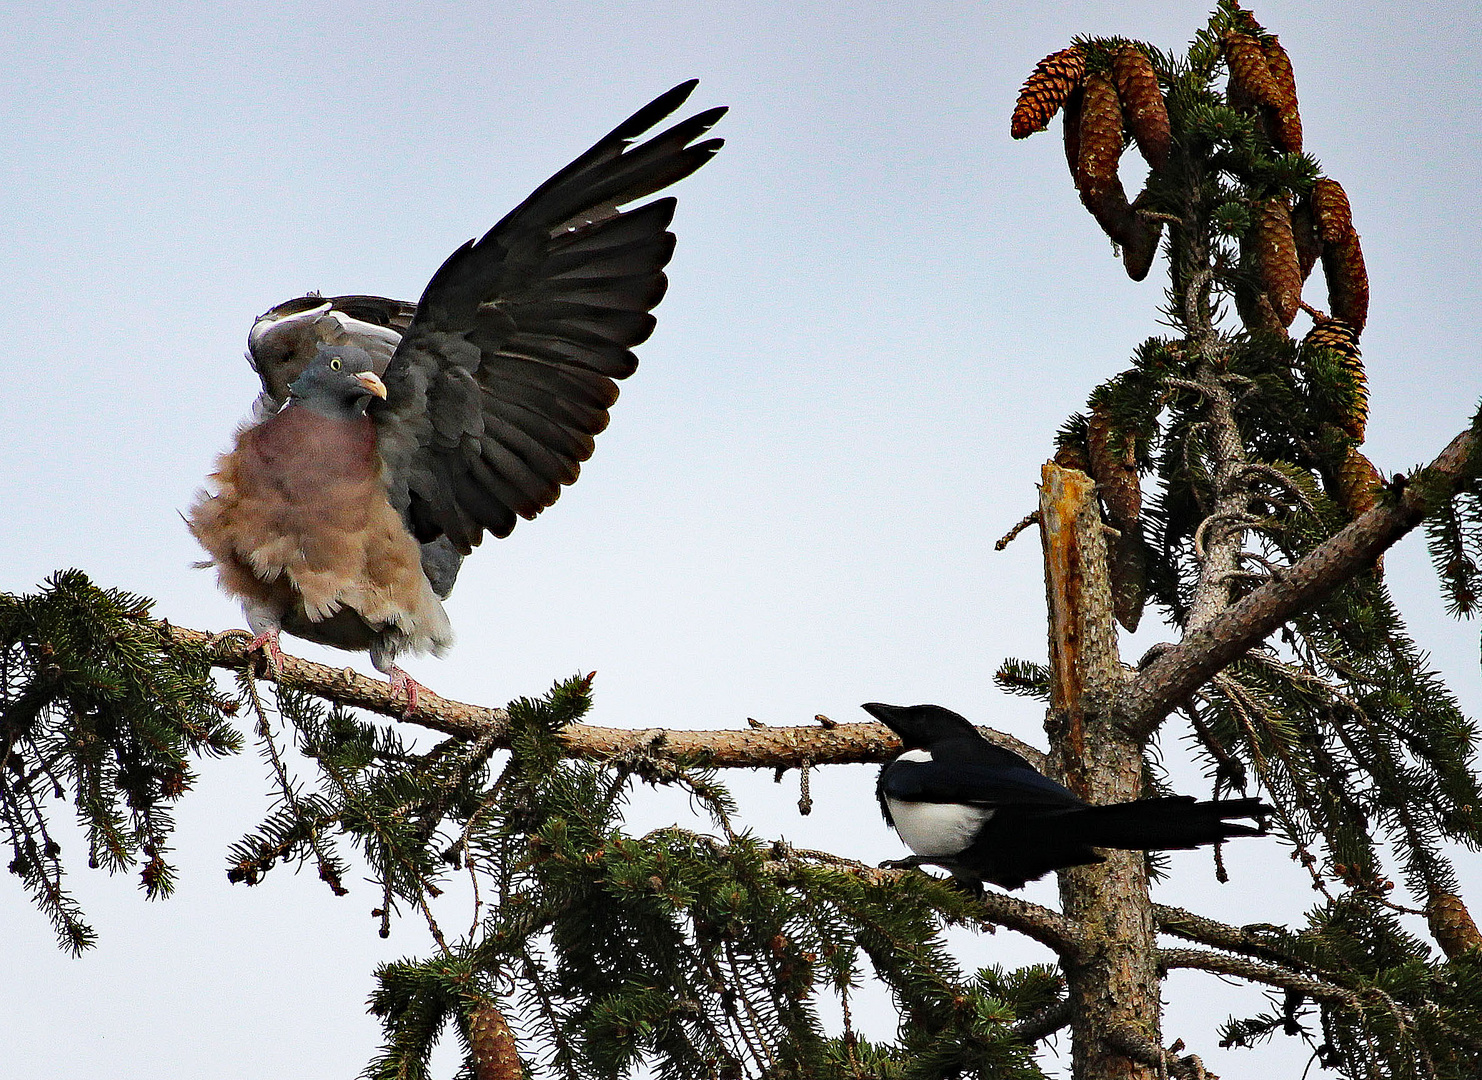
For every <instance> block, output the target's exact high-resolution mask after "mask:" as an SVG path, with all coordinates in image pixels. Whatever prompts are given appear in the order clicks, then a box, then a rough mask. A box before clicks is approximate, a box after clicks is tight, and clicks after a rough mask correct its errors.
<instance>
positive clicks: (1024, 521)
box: [993, 510, 1039, 551]
mask: <svg viewBox="0 0 1482 1080" xmlns="http://www.w3.org/2000/svg"><path fill="white" fill-rule="evenodd" d="M1038 524H1039V511H1038V510H1035V511H1033V512H1032V513H1028V514H1025V515H1024V516H1023V517H1022V518H1020V519H1019V523H1018V524H1017V525H1015V526H1014V527H1013V528H1012V529H1010V530H1009V531H1008V532H1007V533H1005V534H1004V535H1003V536H1002V537H1001V538H1000V539H999V541H998V543H996V544H994V545H993V550H994V551H1002V550H1003V549H1004V548H1006V547H1008V546H1009V545H1010V544H1012V543H1013V542H1014V538H1015V537H1016V536H1018V535H1019V534H1020V533H1021V532H1023V531H1024V530H1025V529H1027V528H1029V526H1031V525H1038Z"/></svg>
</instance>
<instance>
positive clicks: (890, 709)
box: [860, 701, 911, 746]
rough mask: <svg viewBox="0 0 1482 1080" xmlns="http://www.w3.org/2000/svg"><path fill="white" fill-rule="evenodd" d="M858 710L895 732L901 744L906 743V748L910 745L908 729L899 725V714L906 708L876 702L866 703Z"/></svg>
mask: <svg viewBox="0 0 1482 1080" xmlns="http://www.w3.org/2000/svg"><path fill="white" fill-rule="evenodd" d="M860 708H861V709H863V710H864V711H865V712H867V713H869V714H870V715H871V716H873V717H874V718H875V719H876V720H878V721H880V723H882V724H884V725H885V726H886V727H888V728H889V729H890V730H891V731H893V732H895V733H896V735H897V736H898V737H899V738H900V740H901V742H903V743H906V744H907V746H909V745H910V741H911V740H910V737H909V735H908V734H907V732H908V731H909V727H903V726H902V724H901V714H902V713H904V712H905V711H906V706H903V705H882V704H880V702H878V701H867V702H865V703H864V704H863V705H861V706H860Z"/></svg>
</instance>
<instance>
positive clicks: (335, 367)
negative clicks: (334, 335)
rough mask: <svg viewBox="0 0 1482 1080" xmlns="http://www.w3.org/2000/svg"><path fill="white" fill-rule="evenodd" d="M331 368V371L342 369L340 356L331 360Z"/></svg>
mask: <svg viewBox="0 0 1482 1080" xmlns="http://www.w3.org/2000/svg"><path fill="white" fill-rule="evenodd" d="M329 370H330V371H339V370H340V361H339V358H338V357H336V358H335V359H333V360H331V361H330V362H329Z"/></svg>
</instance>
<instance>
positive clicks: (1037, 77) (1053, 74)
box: [1009, 45, 1086, 139]
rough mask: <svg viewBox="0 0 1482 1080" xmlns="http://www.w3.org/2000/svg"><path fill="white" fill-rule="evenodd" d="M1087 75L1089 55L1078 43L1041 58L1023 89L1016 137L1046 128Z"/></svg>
mask: <svg viewBox="0 0 1482 1080" xmlns="http://www.w3.org/2000/svg"><path fill="white" fill-rule="evenodd" d="M1085 74H1086V54H1085V53H1083V52H1081V49H1080V46H1078V45H1072V46H1071V47H1070V48H1068V49H1061V50H1060V51H1059V52H1056V53H1051V54H1050V55H1049V56H1047V57H1045V58H1044V59H1043V60H1041V61H1040V62H1039V63H1038V64H1036V65H1035V66H1034V71H1032V72H1031V73H1030V75H1029V78H1027V79H1025V80H1024V87H1023V89H1021V90H1020V91H1019V101H1018V103H1017V104H1016V105H1015V106H1014V116H1013V119H1012V120H1011V121H1010V123H1009V133H1010V134H1011V135H1013V137H1014V138H1016V139H1025V138H1028V137H1029V136H1030V135H1033V134H1034V133H1035V132H1036V131H1043V130H1045V128H1046V127H1048V126H1049V123H1050V120H1051V118H1052V117H1054V115H1055V113H1057V112H1058V111H1059V110H1060V106H1062V105H1064V104H1065V101H1066V99H1067V98H1069V97H1070V95H1071V93H1072V92H1074V91H1075V89H1076V88H1077V87H1078V86H1080V85H1081V79H1082V78H1083V77H1084V76H1085Z"/></svg>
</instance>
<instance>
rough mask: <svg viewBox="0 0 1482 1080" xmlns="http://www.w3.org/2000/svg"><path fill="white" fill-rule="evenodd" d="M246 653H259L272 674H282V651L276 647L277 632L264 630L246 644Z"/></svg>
mask: <svg viewBox="0 0 1482 1080" xmlns="http://www.w3.org/2000/svg"><path fill="white" fill-rule="evenodd" d="M247 652H248V653H249V654H250V653H255V652H260V653H262V654H263V655H264V656H266V657H267V658H268V665H269V666H270V667H271V668H272V669H273V674H274V675H275V676H276V675H282V674H283V650H282V648H280V647H279V645H278V631H277V630H264V631H263V632H262V633H260V634H258V635H257V637H255V638H253V639H252V640H251V641H249V642H248V643H247Z"/></svg>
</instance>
